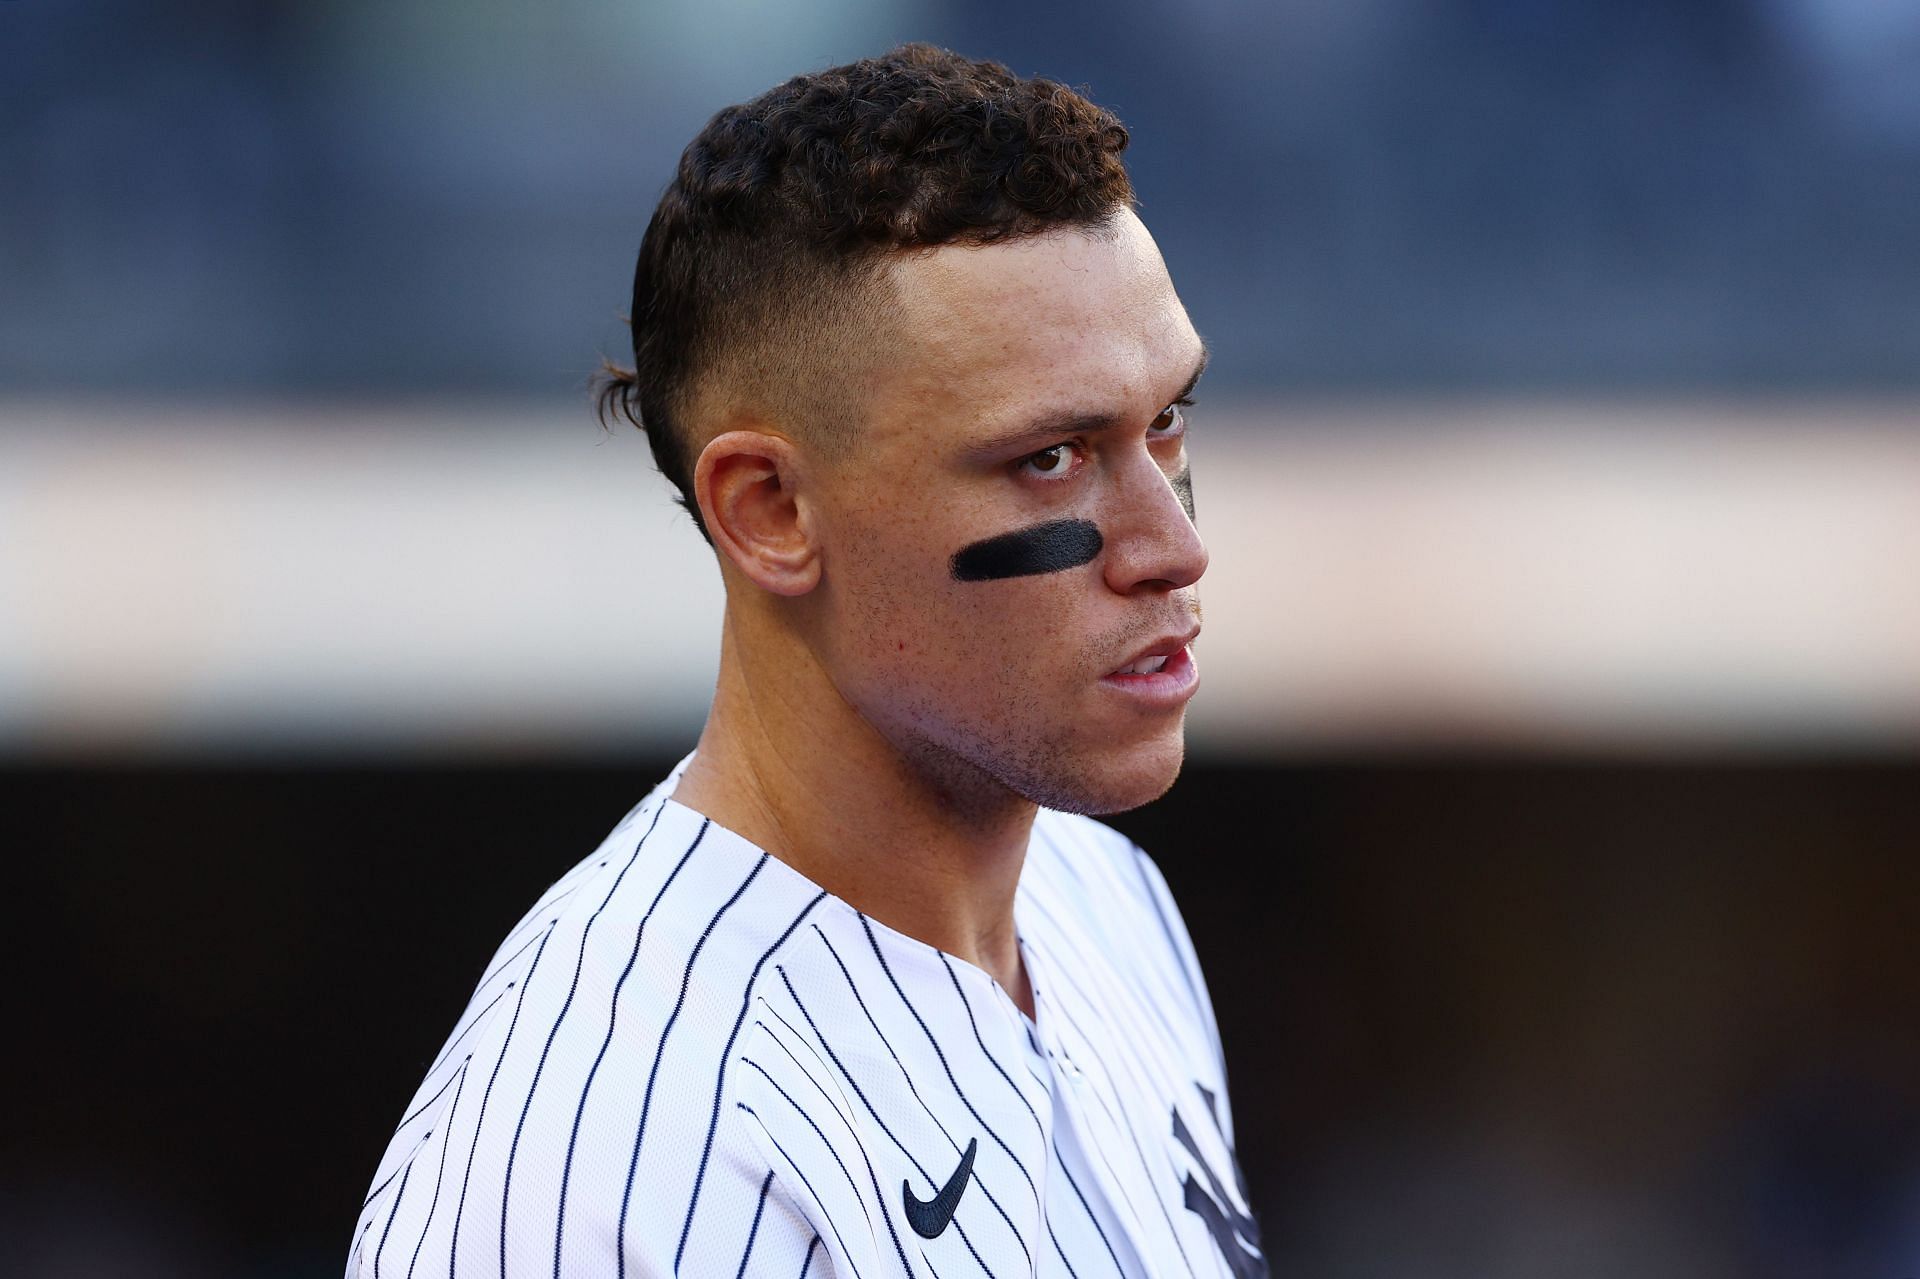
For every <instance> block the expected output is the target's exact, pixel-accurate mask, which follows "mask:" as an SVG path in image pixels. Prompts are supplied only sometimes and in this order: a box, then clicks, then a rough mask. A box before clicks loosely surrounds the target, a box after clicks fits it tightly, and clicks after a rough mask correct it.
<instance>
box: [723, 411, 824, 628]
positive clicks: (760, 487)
mask: <svg viewBox="0 0 1920 1279" xmlns="http://www.w3.org/2000/svg"><path fill="white" fill-rule="evenodd" d="M805 475H806V467H805V465H804V460H803V459H802V457H801V456H800V453H799V450H798V449H796V448H795V447H794V445H793V443H792V442H791V441H789V440H787V439H784V438H782V437H781V436H778V435H772V434H769V433H767V432H765V431H746V430H741V431H727V432H724V433H723V434H720V435H716V436H715V437H714V438H713V439H712V440H711V441H709V442H708V444H707V447H706V448H704V449H702V450H701V451H700V460H699V461H698V462H696V463H695V464H694V468H693V493H694V500H695V501H696V502H698V503H699V504H700V518H701V519H703V520H705V521H706V525H707V532H708V533H710V534H711V535H712V536H713V544H714V546H715V547H717V548H719V551H720V553H721V554H722V555H724V556H726V557H727V559H729V560H731V561H732V562H733V565H734V567H736V568H738V569H739V570H740V571H741V572H742V573H744V574H746V575H747V577H748V579H749V580H751V581H752V582H753V583H754V585H756V586H759V587H761V588H762V589H764V590H768V591H772V592H773V593H774V594H775V595H805V594H806V593H807V592H808V591H811V590H812V589H813V588H814V587H815V586H818V585H819V584H820V555H819V550H818V548H817V547H816V546H815V545H814V543H813V528H812V520H811V519H810V518H809V512H808V509H807V497H808V495H807V494H805V493H803V491H802V487H801V486H802V482H803V480H804V478H805Z"/></svg>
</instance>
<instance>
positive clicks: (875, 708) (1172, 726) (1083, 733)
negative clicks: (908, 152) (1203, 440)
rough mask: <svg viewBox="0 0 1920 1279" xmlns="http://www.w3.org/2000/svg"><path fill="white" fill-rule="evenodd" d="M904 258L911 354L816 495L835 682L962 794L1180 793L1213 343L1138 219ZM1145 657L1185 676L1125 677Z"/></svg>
mask: <svg viewBox="0 0 1920 1279" xmlns="http://www.w3.org/2000/svg"><path fill="white" fill-rule="evenodd" d="M889 270H890V273H891V277H892V279H891V282H892V285H893V288H894V291H895V293H896V294H897V296H898V298H899V303H900V305H899V309H898V320H897V322H896V324H895V328H896V330H897V333H898V346H897V356H896V355H894V354H893V353H891V352H890V353H888V356H887V357H886V358H885V359H884V360H883V362H882V365H883V367H882V372H881V373H880V374H879V375H878V376H877V377H876V378H875V379H874V382H873V390H872V397H871V399H870V400H869V402H868V404H867V405H866V406H864V407H865V409H866V413H865V416H866V419H867V426H866V428H865V430H864V431H863V432H862V433H861V434H860V436H859V439H858V442H857V443H856V444H855V445H854V446H853V448H852V451H851V454H850V455H849V456H848V457H847V458H846V459H845V460H844V461H841V462H838V463H836V464H835V465H834V466H833V467H832V468H830V474H829V476H828V477H827V487H826V488H825V489H824V490H823V491H822V494H821V501H820V503H819V506H818V508H817V509H818V513H819V519H820V522H821V529H820V534H821V536H820V541H819V545H820V546H821V547H822V556H823V559H822V565H823V569H824V574H823V578H822V583H821V586H822V590H821V591H820V593H819V595H818V596H817V597H816V603H817V606H818V608H819V609H820V610H821V612H820V614H819V617H820V622H821V626H820V630H819V632H818V635H817V638H818V640H819V642H820V647H821V650H822V651H821V654H820V655H821V658H822V659H823V661H824V662H825V663H826V666H827V670H828V672H829V675H830V677H831V678H832V679H833V681H834V684H835V686H836V687H837V688H838V689H839V691H840V693H841V695H842V696H843V697H844V698H846V699H847V700H848V701H849V702H850V703H851V704H852V705H853V706H854V707H855V708H856V709H857V710H858V711H859V712H860V713H861V714H862V716H863V717H864V718H865V719H866V720H867V721H868V722H869V723H870V724H872V725H873V726H874V727H875V728H876V729H878V730H879V731H880V732H881V733H882V734H883V735H885V736H886V737H887V739H888V740H889V741H890V742H892V743H893V744H894V746H895V747H896V748H897V749H899V750H901V752H902V753H903V754H904V755H906V756H907V757H908V758H909V759H911V760H914V761H915V762H917V763H918V764H919V765H920V766H921V767H922V768H923V769H924V770H926V771H927V772H928V773H929V774H930V775H931V776H933V777H934V778H935V779H937V780H944V781H946V782H947V783H949V784H951V785H953V786H955V787H956V788H958V789H962V790H969V789H974V788H977V786H978V785H979V783H980V782H981V781H983V780H989V779H990V780H991V781H994V782H997V783H999V784H1000V785H1003V786H1005V787H1007V788H1009V789H1011V790H1013V791H1014V792H1016V793H1018V794H1021V795H1024V796H1026V797H1027V798H1029V799H1032V800H1034V801H1037V802H1039V803H1042V804H1046V805H1048V806H1050V807H1056V808H1063V809H1068V810H1072V811H1079V812H1096V813H1098V812H1115V811H1119V810H1121V809H1126V808H1131V807H1134V806H1136V805H1139V804H1142V803H1145V802H1147V801H1148V800H1151V799H1154V798H1156V797H1158V796H1159V795H1160V794H1162V793H1163V792H1164V791H1165V790H1166V788H1167V787H1168V786H1170V785H1172V783H1173V779H1174V777H1175V776H1176V774H1177V773H1178V772H1179V768H1180V762H1181V756H1182V752H1183V736H1182V732H1183V722H1184V718H1185V708H1186V702H1187V699H1188V697H1190V696H1191V694H1192V691H1193V688H1194V687H1195V686H1197V681H1198V674H1197V670H1196V669H1195V668H1193V666H1192V665H1191V654H1190V652H1189V651H1187V650H1186V648H1185V643H1184V642H1185V641H1186V640H1187V639H1188V638H1189V637H1190V636H1191V635H1192V634H1194V633H1195V632H1196V631H1197V630H1198V627H1199V617H1200V603H1199V599H1198V595H1197V593H1196V589H1195V583H1196V582H1197V581H1198V580H1199V578H1200V575H1201V573H1202V572H1203V571H1204V570H1205V569H1206V566H1207V552H1206V548H1205V547H1204V546H1203V545H1202V544H1201V541H1200V538H1199V535H1198V534H1197V533H1196V532H1195V530H1194V526H1193V523H1192V521H1191V519H1190V518H1189V513H1188V510H1187V509H1185V507H1184V506H1183V501H1184V502H1186V504H1187V505H1190V504H1191V500H1190V498H1184V497H1183V492H1182V490H1183V488H1184V485H1185V475H1186V466H1187V454H1186V442H1185V438H1184V436H1185V430H1184V420H1183V417H1182V414H1181V412H1180V410H1179V408H1178V407H1176V406H1175V401H1177V400H1180V399H1182V398H1183V397H1184V396H1185V395H1186V393H1187V392H1188V391H1189V390H1190V389H1191V388H1192V384H1193V381H1194V379H1195V378H1196V377H1197V376H1198V374H1199V371H1200V366H1201V364H1202V363H1203V361H1204V357H1205V348H1204V347H1203V346H1202V344H1201V342H1200V339H1199V337H1198V335H1197V334H1195V332H1194V330H1193V326H1192V324H1191V323H1189V321H1188V319H1187V315H1186V311H1185V310H1184V309H1183V308H1182V307H1181V305H1180V300H1179V298H1178V296H1177V295H1176V294H1175V293H1174V290H1173V283H1172V281H1171V280H1170V279H1169V278H1168V276H1167V270H1166V266H1165V264H1164V263H1163V262H1162V261H1161V258H1160V253H1159V250H1158V249H1157V248H1156V247H1155V245H1154V243H1153V239H1152V237H1151V236H1149V235H1148V234H1147V230H1146V228H1145V227H1144V226H1143V225H1141V223H1140V220H1139V219H1138V218H1136V217H1134V216H1133V214H1132V213H1131V212H1123V213H1121V214H1120V215H1118V216H1117V217H1116V218H1115V219H1114V220H1113V222H1112V224H1111V227H1110V229H1109V230H1108V231H1107V232H1106V233H1102V234H1088V233H1085V232H1081V231H1060V232H1054V233H1050V234H1047V235H1042V236H1034V237H1027V238H1022V239H1018V240H1013V241H1009V242H1006V243H1001V244H995V245H990V246H986V247H957V246H950V247H945V248H940V249H935V250H930V251H927V252H924V253H918V254H902V255H900V256H899V257H898V258H896V259H895V260H893V261H892V262H891V263H890V265H889ZM1143 655H1146V656H1147V657H1149V658H1150V659H1152V658H1159V657H1164V658H1166V664H1165V667H1164V669H1161V670H1160V671H1158V672H1157V673H1148V674H1123V673H1120V672H1122V670H1123V668H1126V667H1128V666H1130V665H1133V664H1135V663H1136V659H1139V658H1141V657H1142V656H1143ZM1147 665H1148V666H1149V667H1151V666H1152V665H1154V662H1153V661H1152V660H1149V661H1148V663H1147Z"/></svg>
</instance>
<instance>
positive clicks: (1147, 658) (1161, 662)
mask: <svg viewBox="0 0 1920 1279" xmlns="http://www.w3.org/2000/svg"><path fill="white" fill-rule="evenodd" d="M1199 634H1200V628H1199V627H1198V626H1196V627H1194V628H1193V629H1192V630H1189V631H1186V632H1184V633H1182V634H1179V635H1168V636H1163V637H1162V638H1160V639H1157V640H1155V641H1154V642H1153V643H1151V644H1149V645H1147V646H1146V647H1145V648H1143V649H1141V650H1140V651H1139V652H1137V653H1135V654H1134V655H1133V656H1132V657H1130V658H1128V659H1127V661H1126V663H1125V664H1124V665H1122V666H1120V667H1118V668H1117V669H1115V670H1113V671H1112V672H1110V674H1113V675H1155V674H1158V673H1159V672H1160V671H1161V670H1163V669H1164V668H1165V667H1166V664H1167V659H1168V658H1170V657H1172V656H1173V655H1174V654H1175V653H1178V652H1180V651H1181V650H1182V649H1184V648H1186V646H1187V645H1189V644H1191V643H1193V641H1194V640H1195V639H1196V638H1198V636H1199Z"/></svg>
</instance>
